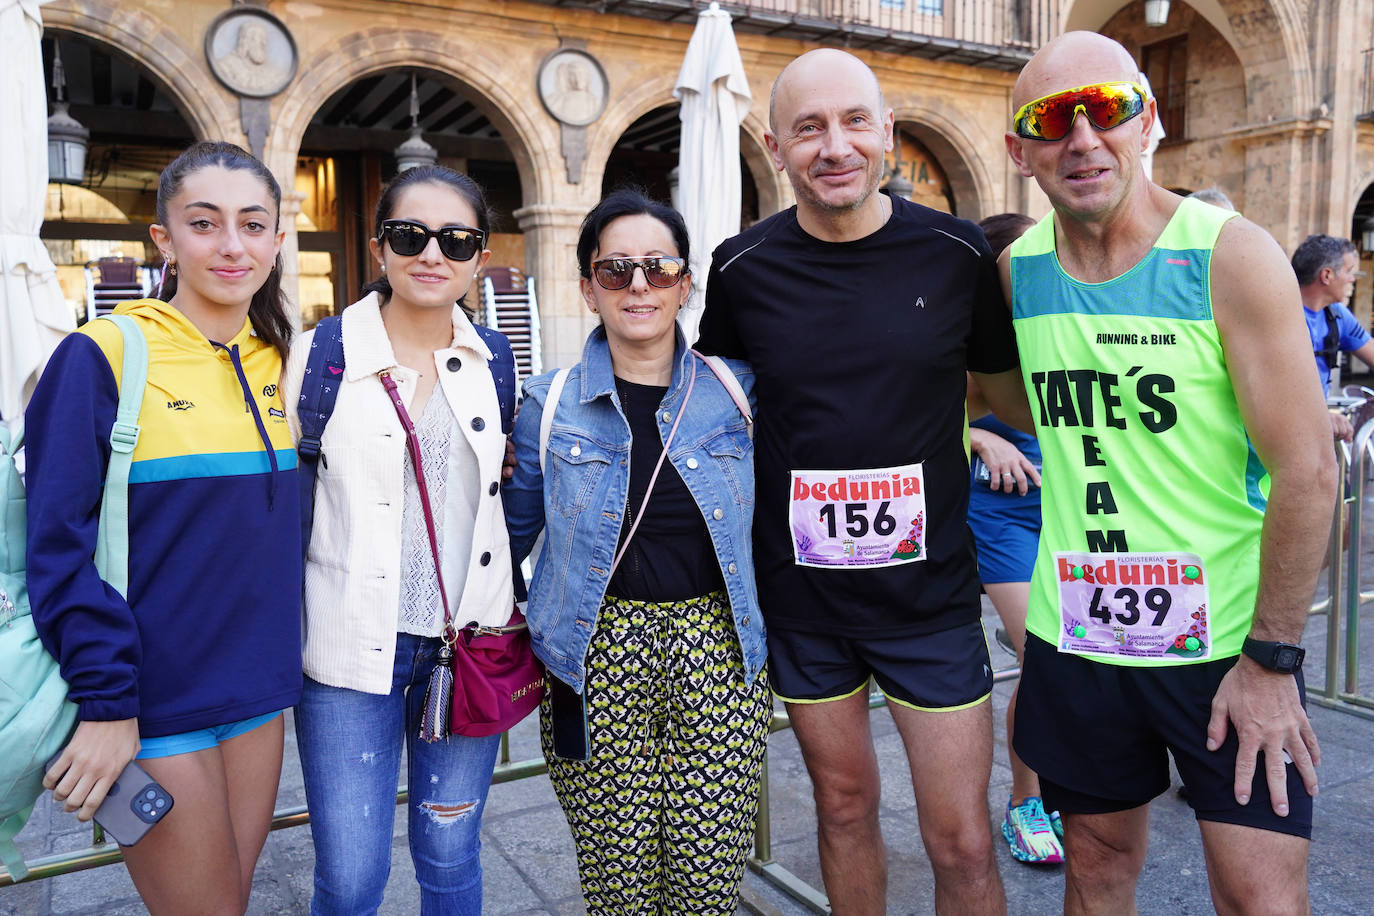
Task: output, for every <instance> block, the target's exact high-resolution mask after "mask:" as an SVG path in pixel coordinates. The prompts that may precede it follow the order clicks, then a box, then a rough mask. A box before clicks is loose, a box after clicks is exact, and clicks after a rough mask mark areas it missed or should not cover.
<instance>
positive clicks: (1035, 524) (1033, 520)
mask: <svg viewBox="0 0 1374 916" xmlns="http://www.w3.org/2000/svg"><path fill="white" fill-rule="evenodd" d="M974 486H975V487H987V484H986V483H976V482H975V483H974ZM968 526H969V528H971V529H972V530H973V540H974V542H975V543H976V544H977V545H978V578H979V579H980V580H981V581H982V582H983V584H984V585H987V584H988V583H990V582H991V583H994V584H995V583H1000V582H1029V581H1030V578H1031V570H1032V569H1033V568H1034V567H1035V554H1036V551H1037V550H1038V549H1039V547H1040V500H1038V499H1028V498H1026V497H1023V496H1019V495H1013V494H1007V493H1002V494H998V493H986V494H973V495H971V496H970V497H969V502H968Z"/></svg>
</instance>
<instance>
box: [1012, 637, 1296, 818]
mask: <svg viewBox="0 0 1374 916" xmlns="http://www.w3.org/2000/svg"><path fill="white" fill-rule="evenodd" d="M1235 663H1236V659H1235V658H1224V659H1219V660H1217V661H1211V662H1200V663H1198V664H1193V665H1173V666H1168V667H1155V668H1140V667H1126V666H1123V665H1108V664H1103V663H1102V662H1095V661H1090V660H1088V659H1085V658H1082V657H1080V656H1077V655H1073V654H1070V653H1065V652H1059V651H1058V650H1057V649H1056V648H1055V647H1054V646H1053V645H1051V644H1050V643H1047V642H1045V641H1044V640H1042V639H1039V638H1037V637H1035V636H1033V635H1031V634H1029V633H1027V634H1026V653H1025V660H1024V663H1023V665H1022V668H1021V685H1020V689H1019V691H1018V693H1017V699H1016V735H1015V739H1014V743H1015V747H1016V753H1017V754H1019V755H1020V756H1021V759H1022V760H1024V761H1025V762H1026V764H1027V765H1028V766H1029V767H1030V768H1031V769H1033V770H1035V772H1036V773H1037V774H1039V776H1040V788H1041V794H1042V795H1043V796H1044V800H1045V808H1046V809H1047V810H1050V811H1054V810H1058V811H1061V812H1063V813H1065V814H1107V813H1110V812H1115V811H1126V810H1129V809H1131V808H1136V807H1139V806H1140V805H1143V804H1146V803H1148V802H1149V801H1150V799H1152V798H1154V797H1155V796H1157V795H1159V794H1161V793H1163V792H1164V791H1166V790H1167V789H1168V788H1169V759H1168V755H1169V754H1173V757H1174V764H1175V766H1177V767H1178V772H1179V775H1180V776H1182V777H1183V784H1184V785H1185V786H1187V788H1188V803H1189V804H1190V805H1192V807H1193V811H1194V813H1195V814H1196V816H1197V818H1198V819H1199V820H1204V821H1219V822H1221V823H1226V824H1239V825H1241V826H1243V827H1256V828H1259V829H1261V830H1273V831H1275V832H1278V833H1287V834H1292V835H1293V836H1300V837H1303V838H1304V839H1311V837H1312V797H1311V796H1309V795H1308V794H1307V790H1306V789H1305V788H1304V787H1303V784H1302V778H1301V777H1300V776H1299V775H1298V771H1297V767H1295V766H1294V765H1293V764H1291V763H1290V764H1288V767H1287V769H1288V809H1289V813H1288V816H1287V817H1279V816H1278V815H1277V814H1275V813H1274V809H1273V807H1272V806H1271V805H1270V799H1269V786H1268V784H1267V782H1266V781H1265V774H1264V759H1263V755H1262V754H1261V755H1260V759H1259V760H1258V761H1257V764H1256V770H1255V779H1254V783H1253V785H1252V786H1251V790H1250V803H1249V804H1247V805H1241V804H1239V803H1238V802H1237V801H1236V798H1235V791H1234V788H1233V786H1234V782H1235V768H1236V755H1237V752H1238V750H1239V742H1238V741H1237V738H1236V732H1235V729H1234V728H1233V729H1230V731H1229V734H1228V735H1227V736H1226V741H1225V743H1223V744H1222V746H1221V747H1220V748H1218V749H1217V750H1215V751H1209V750H1207V721H1208V719H1209V718H1210V717H1211V712H1212V697H1213V696H1214V695H1215V694H1216V691H1217V687H1218V686H1219V685H1220V684H1221V679H1222V678H1223V677H1224V676H1225V675H1226V672H1228V671H1230V670H1231V668H1232V667H1233V666H1234V665H1235ZM1295 677H1296V679H1297V687H1298V696H1299V697H1300V698H1304V705H1305V694H1304V686H1303V679H1302V672H1301V671H1299V672H1298V673H1297V674H1296V675H1295Z"/></svg>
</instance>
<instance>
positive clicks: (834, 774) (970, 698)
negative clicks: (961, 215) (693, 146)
mask: <svg viewBox="0 0 1374 916" xmlns="http://www.w3.org/2000/svg"><path fill="white" fill-rule="evenodd" d="M766 141H767V143H768V148H769V151H770V153H771V154H772V157H773V163H774V165H775V166H776V167H777V168H778V169H780V170H785V171H786V172H787V177H788V179H789V181H790V182H791V184H792V188H793V190H794V192H795V193H796V197H797V205H796V206H795V207H793V208H791V209H789V210H786V211H784V212H782V213H779V214H777V215H775V216H773V217H771V218H769V219H767V220H764V221H763V222H761V223H759V224H758V225H756V226H754V227H752V228H751V229H749V230H748V231H747V232H744V233H742V234H740V235H738V236H736V237H735V238H733V239H730V240H728V241H726V242H725V243H724V244H722V245H721V246H720V247H719V248H718V249H717V250H716V252H715V255H714V258H713V261H712V267H711V275H710V279H709V282H708V284H707V300H706V310H705V313H704V315H703V319H702V323H701V338H700V340H699V341H698V344H697V346H698V348H699V349H701V350H703V352H707V353H710V352H715V353H719V354H722V355H725V356H733V357H739V358H742V359H747V360H749V361H750V362H751V363H753V364H754V369H755V372H756V373H757V388H756V391H757V394H758V397H759V412H758V426H757V433H756V435H757V438H756V446H755V448H756V452H755V461H756V480H757V506H756V511H755V515H754V551H755V565H756V571H757V575H758V585H759V597H760V604H761V605H762V609H763V612H764V617H765V620H766V622H767V626H768V636H769V640H768V644H769V666H770V672H771V675H772V678H773V687H774V690H775V691H776V692H777V693H778V694H779V695H780V696H781V697H782V698H783V699H784V700H785V701H786V702H787V706H788V712H789V714H790V715H791V717H792V722H793V725H794V728H795V730H796V734H797V740H798V741H799V742H800V744H801V749H802V756H803V758H804V759H805V761H806V765H807V768H808V770H809V771H810V774H811V781H812V784H813V787H814V790H815V798H816V809H817V815H818V821H819V834H820V836H819V845H820V856H821V872H822V875H823V877H824V879H825V886H826V890H827V892H828V894H829V896H830V901H831V904H832V905H833V906H834V911H835V913H837V914H869V913H882V912H884V911H885V896H886V884H887V868H886V857H885V854H884V851H883V841H882V835H881V832H880V830H879V827H878V797H879V780H878V767H877V760H876V757H875V754H874V749H873V741H872V736H871V734H870V731H869V724H868V691H867V685H868V680H869V678H870V676H871V677H873V678H874V679H875V680H876V681H877V683H878V686H879V687H880V688H881V689H882V691H883V693H884V694H885V695H886V696H887V698H888V708H889V709H890V710H891V712H892V716H893V718H894V720H895V721H896V723H897V727H898V730H899V731H900V733H901V735H902V739H903V742H904V744H905V746H906V752H907V758H908V760H909V762H910V764H911V772H912V781H913V784H914V787H915V793H916V803H917V808H918V812H919V818H920V825H921V835H922V837H923V839H924V841H925V845H926V849H927V851H928V853H929V855H930V860H931V864H932V866H933V869H934V873H935V906H936V909H937V911H938V912H940V913H942V914H943V913H965V912H967V913H999V912H1005V906H1006V905H1005V900H1004V898H1003V893H1002V884H1001V879H1000V878H999V877H998V874H997V865H996V859H995V858H994V855H993V845H992V837H991V833H990V831H989V827H988V823H989V819H988V807H987V789H988V779H989V776H990V773H991V768H992V710H991V704H990V703H989V702H988V697H989V693H990V691H991V689H992V672H991V668H990V663H989V660H988V653H987V644H986V642H985V640H984V636H983V630H982V625H981V623H980V620H979V617H980V602H979V597H978V571H977V564H976V559H975V554H974V550H973V543H972V538H971V535H970V533H969V530H968V527H967V525H966V524H965V517H966V514H967V507H968V480H969V471H968V457H967V453H966V452H965V450H964V438H963V437H964V429H965V424H966V421H965V418H964V390H965V376H964V372H965V370H966V369H967V370H969V371H972V372H974V373H975V374H976V375H977V377H978V382H979V384H980V386H982V388H983V390H984V392H986V393H987V394H988V396H989V397H988V400H989V403H991V404H992V405H993V407H994V408H995V409H997V410H998V412H999V414H1001V415H1002V416H1003V418H1004V419H1007V420H1008V421H1009V422H1014V423H1017V425H1022V426H1024V427H1025V428H1027V429H1029V428H1031V427H1030V423H1031V421H1030V417H1029V413H1028V412H1027V411H1026V409H1025V390H1024V388H1023V387H1022V383H1021V379H1020V373H1019V371H1018V370H1017V359H1016V349H1015V341H1014V339H1013V335H1012V330H1011V319H1010V315H1009V313H1008V311H1007V308H1006V305H1005V304H1004V303H1003V300H1002V295H1001V291H1000V288H999V285H998V278H997V266H996V263H995V261H994V260H993V258H992V256H991V253H990V252H989V250H988V246H987V242H986V241H985V240H984V238H983V234H982V232H981V231H980V230H979V229H978V227H977V226H975V225H974V224H972V223H969V222H966V221H964V220H959V219H955V218H953V217H951V216H948V215H946V214H943V213H938V212H936V211H934V210H929V209H927V208H925V207H921V206H918V205H916V204H913V203H911V202H909V201H907V200H902V199H897V198H892V197H889V196H888V195H886V194H879V193H876V192H877V189H878V183H879V181H880V179H881V178H882V175H883V169H884V153H885V152H886V151H887V150H889V149H891V148H892V112H891V110H889V109H887V108H886V107H885V106H884V104H883V99H882V91H881V89H880V87H879V86H878V81H877V78H876V77H875V76H874V74H873V72H872V71H871V70H869V69H868V67H867V66H865V65H864V64H863V63H862V62H861V61H859V60H858V58H856V57H853V56H852V55H850V54H847V53H845V52H842V51H837V50H831V49H821V50H817V51H812V52H809V53H807V54H804V55H802V56H801V57H799V58H797V59H796V60H794V61H793V62H792V63H791V64H789V65H788V66H787V67H786V68H785V69H784V70H783V72H782V74H781V75H780V76H779V77H778V80H777V83H776V84H775V85H774V87H773V97H772V100H771V102H770V113H769V132H768V133H767V135H766Z"/></svg>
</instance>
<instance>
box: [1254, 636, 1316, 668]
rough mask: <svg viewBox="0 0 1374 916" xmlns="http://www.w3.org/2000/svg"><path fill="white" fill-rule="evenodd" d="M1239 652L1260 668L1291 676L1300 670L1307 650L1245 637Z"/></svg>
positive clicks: (1283, 643) (1284, 643) (1287, 644)
mask: <svg viewBox="0 0 1374 916" xmlns="http://www.w3.org/2000/svg"><path fill="white" fill-rule="evenodd" d="M1240 651H1241V652H1243V653H1245V655H1246V657H1247V658H1249V659H1250V660H1251V661H1253V662H1254V663H1255V664H1257V665H1259V666H1260V667H1261V668H1268V669H1269V670H1270V671H1277V672H1278V673H1279V674H1293V673H1294V672H1295V671H1297V670H1299V669H1300V668H1302V660H1303V659H1304V658H1306V657H1307V650H1306V649H1304V648H1303V647H1302V646H1295V645H1293V644H1292V643H1286V642H1265V641H1264V640H1262V639H1251V638H1250V637H1249V636H1247V637H1245V643H1244V645H1242V646H1241V649H1240Z"/></svg>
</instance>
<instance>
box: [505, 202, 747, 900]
mask: <svg viewBox="0 0 1374 916" xmlns="http://www.w3.org/2000/svg"><path fill="white" fill-rule="evenodd" d="M689 255H690V253H689V250H688V239H687V227H686V225H685V224H684V223H683V220H682V216H681V215H680V214H678V213H677V211H675V210H673V209H672V208H670V207H666V206H664V205H662V204H659V203H655V202H653V201H650V200H648V199H647V198H645V197H644V196H643V195H642V194H639V193H637V192H632V191H616V192H614V193H612V194H611V195H610V196H608V197H607V198H606V199H605V200H603V201H602V202H601V203H600V204H598V205H597V206H596V207H595V208H594V209H593V210H592V211H591V212H590V213H589V214H587V218H586V219H585V220H584V221H583V223H582V230H581V235H580V237H579V239H578V243H577V262H578V267H579V270H580V271H581V274H582V280H581V289H582V296H583V299H584V300H585V302H586V305H587V307H588V308H589V309H590V310H591V312H592V313H593V314H594V315H597V316H598V317H599V318H600V321H601V325H600V327H598V328H597V329H596V330H594V331H593V332H592V334H591V336H590V337H589V338H588V339H587V343H586V346H585V347H584V349H583V351H582V360H581V362H579V363H578V365H576V366H574V367H572V369H571V370H564V371H563V372H560V373H550V374H548V375H542V376H539V377H538V378H534V379H530V380H529V381H528V382H526V383H525V401H524V404H523V406H522V408H521V411H520V416H519V418H518V420H517V421H516V426H515V435H514V441H515V448H516V470H515V476H514V477H513V478H512V479H511V481H510V482H509V483H508V484H507V485H506V489H505V493H506V497H505V499H506V518H507V522H508V524H509V525H510V530H511V544H512V549H513V551H514V552H515V555H516V557H517V558H520V557H523V556H524V555H525V554H526V553H528V552H529V550H530V549H531V546H532V544H533V542H534V539H535V537H536V536H537V535H538V533H539V531H540V530H541V529H543V530H544V534H545V544H544V549H543V551H542V552H541V553H540V556H539V559H538V561H537V562H536V564H535V568H534V579H533V581H532V583H531V586H530V602H529V607H528V610H527V616H528V619H529V625H530V635H531V638H532V640H533V643H534V651H535V654H536V655H538V656H539V658H540V660H541V661H543V662H544V665H545V667H546V668H547V669H548V675H549V687H550V689H549V691H548V692H547V693H546V694H545V699H544V703H543V705H542V707H541V710H540V713H541V715H540V719H541V725H542V737H543V746H544V756H545V757H546V759H547V760H548V763H549V775H550V778H551V779H552V781H553V786H554V791H555V792H556V793H557V795H558V800H559V802H560V803H561V804H562V806H563V811H564V813H565V814H566V816H567V818H568V823H569V826H570V827H571V828H572V833H573V839H574V841H575V842H576V845H577V860H578V871H579V874H580V877H581V880H582V893H583V897H584V898H585V900H586V904H587V911H588V912H589V913H592V914H608V916H609V914H616V916H619V914H623V913H696V914H722V916H724V914H733V913H734V912H735V909H736V907H737V905H738V900H739V884H740V880H741V878H742V877H743V872H744V860H745V855H746V853H747V851H748V848H749V843H750V841H751V840H752V838H753V829H754V815H755V813H756V811H757V807H758V785H759V777H760V773H761V767H762V762H763V752H764V746H765V741H766V738H767V734H768V721H769V716H770V714H771V710H772V699H771V695H770V694H769V691H768V684H767V677H766V674H765V673H764V670H763V661H764V634H763V618H762V615H761V614H759V611H758V596H757V594H756V592H755V589H754V570H753V559H752V556H753V555H752V550H751V545H750V529H751V526H752V522H753V506H754V469H753V457H754V453H753V441H752V438H751V436H750V429H749V424H750V423H751V422H752V414H751V409H750V407H749V403H748V400H747V399H748V397H750V395H749V394H748V392H751V391H752V389H753V382H754V376H753V373H752V372H751V371H750V370H749V368H748V366H746V365H745V364H744V363H740V362H735V361H731V362H730V363H728V364H727V363H723V362H718V363H716V364H715V365H712V364H711V363H708V362H706V361H704V360H703V359H702V358H701V357H699V356H697V355H696V354H695V353H694V352H693V351H692V350H690V349H689V348H688V346H687V341H686V340H685V338H684V337H683V335H682V332H681V331H680V330H678V327H677V321H676V319H677V314H678V311H679V310H680V309H681V308H682V304H683V303H684V302H685V301H686V299H687V295H688V293H689V291H690V289H691V277H690V276H689V274H688V270H687V263H688V260H687V259H688V257H689Z"/></svg>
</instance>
